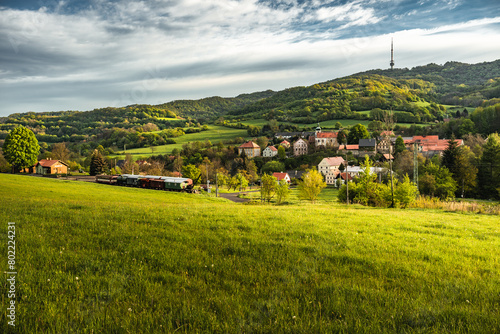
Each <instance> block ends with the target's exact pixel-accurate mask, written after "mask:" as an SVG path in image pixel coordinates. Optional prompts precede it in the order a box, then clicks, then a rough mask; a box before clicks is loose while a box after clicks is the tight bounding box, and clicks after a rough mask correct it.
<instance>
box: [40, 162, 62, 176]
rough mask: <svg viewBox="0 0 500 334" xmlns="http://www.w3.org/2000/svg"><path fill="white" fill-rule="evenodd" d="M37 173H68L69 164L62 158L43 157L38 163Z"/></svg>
mask: <svg viewBox="0 0 500 334" xmlns="http://www.w3.org/2000/svg"><path fill="white" fill-rule="evenodd" d="M36 173H37V174H40V175H50V174H67V173H68V164H67V163H65V162H63V161H61V160H46V159H42V160H40V161H39V162H38V163H37V164H36Z"/></svg>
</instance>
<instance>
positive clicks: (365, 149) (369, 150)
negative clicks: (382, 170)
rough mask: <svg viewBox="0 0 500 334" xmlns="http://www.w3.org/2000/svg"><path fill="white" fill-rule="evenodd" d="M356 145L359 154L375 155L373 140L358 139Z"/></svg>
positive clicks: (375, 148) (375, 143)
mask: <svg viewBox="0 0 500 334" xmlns="http://www.w3.org/2000/svg"><path fill="white" fill-rule="evenodd" d="M358 145H359V152H360V154H361V153H364V154H368V155H375V154H376V153H377V141H376V140H375V139H374V138H370V139H360V140H359V144H358Z"/></svg>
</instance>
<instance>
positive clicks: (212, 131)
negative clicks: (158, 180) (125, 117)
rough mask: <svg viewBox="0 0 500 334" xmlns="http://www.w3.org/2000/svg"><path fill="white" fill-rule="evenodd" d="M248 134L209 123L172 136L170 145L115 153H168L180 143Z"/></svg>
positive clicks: (147, 154) (180, 144) (244, 131)
mask: <svg viewBox="0 0 500 334" xmlns="http://www.w3.org/2000/svg"><path fill="white" fill-rule="evenodd" d="M247 136H248V133H247V130H246V129H233V128H228V127H225V126H218V125H209V126H208V130H207V131H202V132H197V133H188V134H185V135H183V136H180V137H177V138H174V140H175V142H176V143H175V144H170V145H160V146H154V147H153V148H151V147H143V148H134V149H129V150H127V151H126V152H120V153H121V154H122V155H117V157H123V156H124V154H125V153H130V154H132V155H134V156H137V157H141V156H142V157H148V156H151V155H158V154H170V153H171V152H172V150H173V149H174V148H177V149H179V150H180V149H182V145H184V144H186V143H190V142H194V141H205V140H207V139H208V140H210V141H211V142H212V143H213V144H215V143H217V142H219V141H224V140H231V139H234V138H237V137H243V138H246V137H247Z"/></svg>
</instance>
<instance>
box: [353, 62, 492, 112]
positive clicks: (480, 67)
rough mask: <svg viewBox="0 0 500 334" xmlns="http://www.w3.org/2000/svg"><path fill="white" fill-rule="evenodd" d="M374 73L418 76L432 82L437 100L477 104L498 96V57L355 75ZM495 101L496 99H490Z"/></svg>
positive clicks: (371, 71)
mask: <svg viewBox="0 0 500 334" xmlns="http://www.w3.org/2000/svg"><path fill="white" fill-rule="evenodd" d="M370 74H378V75H383V76H387V77H390V78H395V79H422V80H425V81H428V82H431V83H433V84H435V85H436V87H435V93H436V96H437V97H438V99H439V102H441V103H444V104H460V105H464V106H479V105H481V104H482V103H483V102H484V100H489V99H492V98H499V97H500V85H499V80H498V79H499V78H500V59H499V60H495V61H493V62H484V63H479V64H466V63H459V62H453V61H450V62H447V63H445V64H444V65H437V64H428V65H425V66H417V67H414V68H412V69H408V68H395V69H394V70H390V69H386V70H370V71H367V72H363V73H359V74H357V75H370ZM495 79H496V80H495ZM494 102H495V103H498V101H494Z"/></svg>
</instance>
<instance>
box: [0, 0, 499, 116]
mask: <svg viewBox="0 0 500 334" xmlns="http://www.w3.org/2000/svg"><path fill="white" fill-rule="evenodd" d="M391 39H393V40H394V60H395V67H397V68H404V67H408V68H412V67H415V66H421V65H426V64H429V63H436V64H444V63H445V62H447V61H460V62H465V63H480V62H485V61H493V60H496V59H498V58H500V43H499V42H498V41H500V4H499V2H498V0H474V1H472V0H471V1H469V0H436V1H428V0H420V1H418V0H417V1H414V0H411V1H407V0H356V1H342V0H336V1H329V0H144V1H128V0H111V1H104V0H89V1H75V0H66V1H52V0H23V1H19V0H0V101H1V102H0V116H7V115H9V114H12V113H20V112H28V111H35V112H42V111H60V110H82V111H84V110H92V109H94V108H101V107H121V106H127V105H131V104H160V103H165V102H169V101H173V100H179V99H199V98H204V97H209V96H223V97H233V96H237V95H238V94H242V93H251V92H256V91H263V90H267V89H272V90H282V89H285V88H289V87H295V86H308V85H312V84H315V83H318V82H323V81H327V80H331V79H335V78H339V77H343V76H347V75H351V74H354V73H358V72H362V71H366V70H370V69H380V68H382V69H384V68H389V62H390V48H391Z"/></svg>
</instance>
